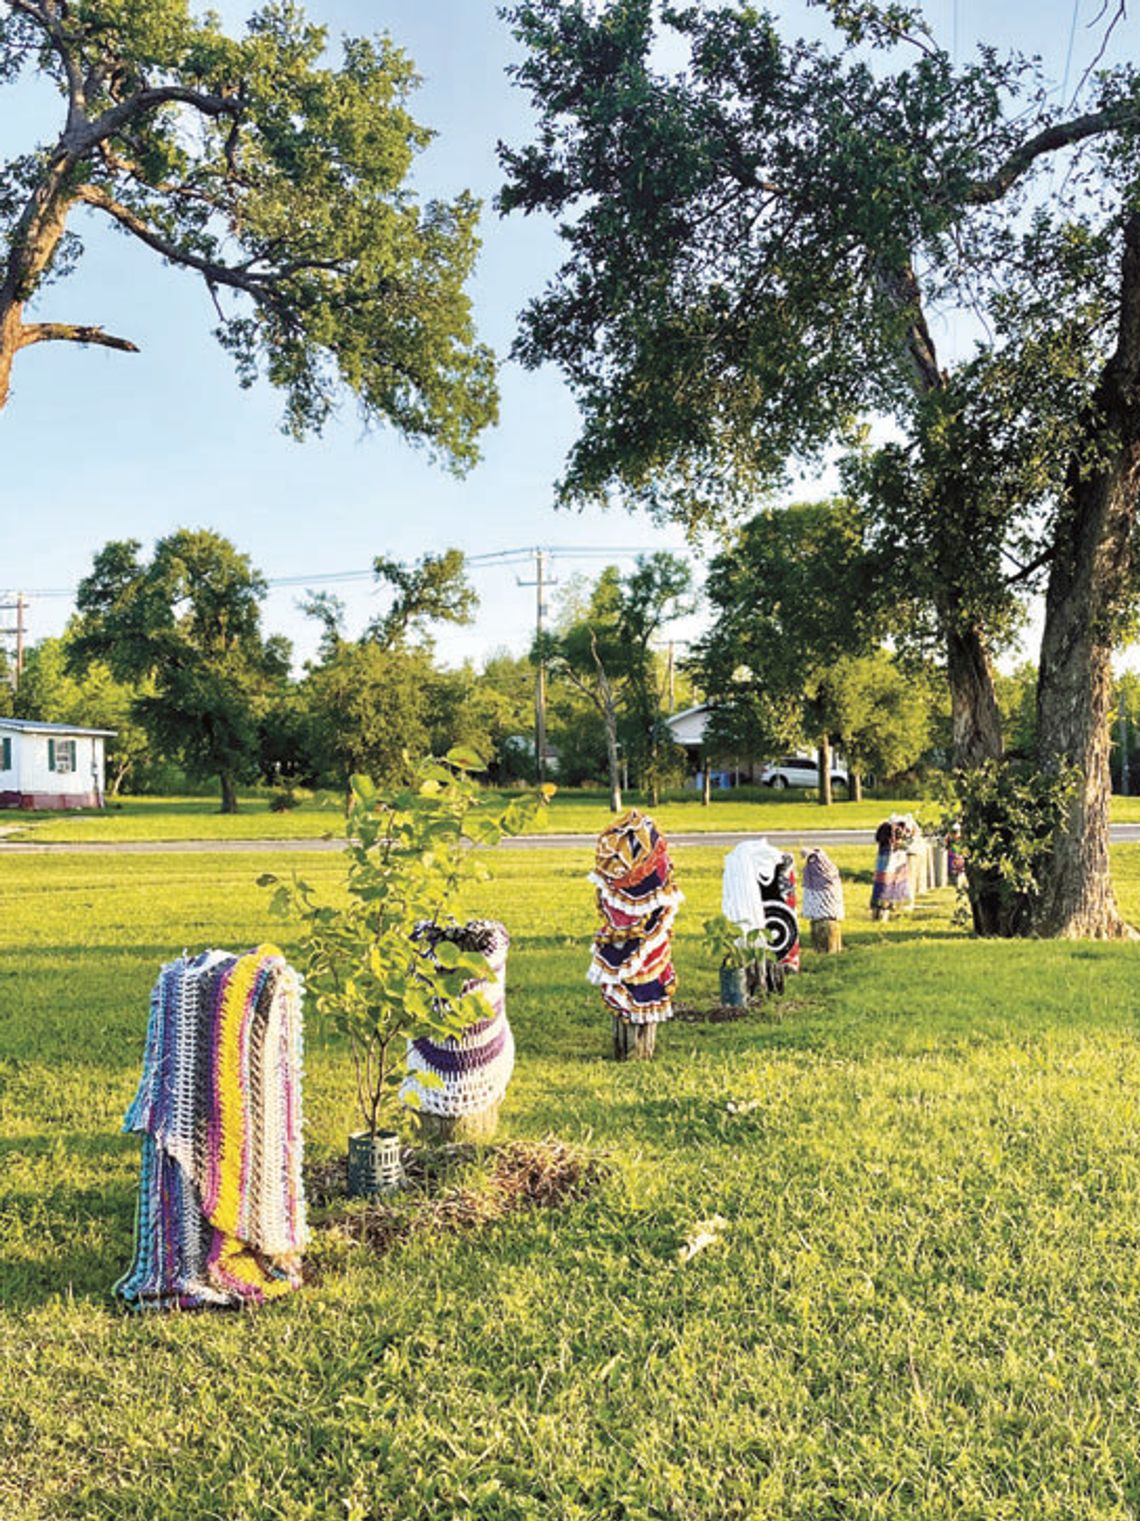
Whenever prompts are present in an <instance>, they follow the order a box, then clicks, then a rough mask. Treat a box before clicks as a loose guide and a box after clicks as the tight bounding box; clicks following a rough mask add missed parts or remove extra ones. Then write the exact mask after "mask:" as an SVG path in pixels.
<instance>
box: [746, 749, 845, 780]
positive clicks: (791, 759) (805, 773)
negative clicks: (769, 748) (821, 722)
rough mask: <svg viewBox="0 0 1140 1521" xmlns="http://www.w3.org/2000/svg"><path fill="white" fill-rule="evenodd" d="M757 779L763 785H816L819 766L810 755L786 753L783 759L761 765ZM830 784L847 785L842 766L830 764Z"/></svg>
mask: <svg viewBox="0 0 1140 1521" xmlns="http://www.w3.org/2000/svg"><path fill="white" fill-rule="evenodd" d="M758 779H759V780H760V781H761V782H763V784H764V786H765V787H779V788H784V787H818V786H819V767H818V766H817V765H816V763H815V761H813V760H812V759H811V758H810V756H807V755H786V756H785V757H784V759H783V760H778V761H772V762H770V763H769V764H768V765H767V766H761V768H760V773H759V778H758ZM831 785H832V786H833V787H846V786H847V772H846V771H844V770H843V769H842V767H840V766H832V768H831Z"/></svg>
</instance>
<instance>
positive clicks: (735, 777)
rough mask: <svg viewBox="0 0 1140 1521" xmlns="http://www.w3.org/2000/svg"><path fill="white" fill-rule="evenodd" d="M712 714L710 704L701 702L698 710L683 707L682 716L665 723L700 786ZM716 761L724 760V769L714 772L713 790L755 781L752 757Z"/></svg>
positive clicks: (672, 717)
mask: <svg viewBox="0 0 1140 1521" xmlns="http://www.w3.org/2000/svg"><path fill="white" fill-rule="evenodd" d="M711 712H712V709H711V707H710V706H709V704H708V703H704V702H702V703H698V704H697V706H696V707H695V708H684V709H683V710H682V711H681V712H680V713H672V714H670V716H669V717H668V718H667V719H666V720H665V723H666V726H667V728H668V730H669V733H670V734H671V735H672V737H673V743H674V744H675V745H680V747H681V748H682V750H684V752H685V754H686V755H687V756H688V758H689V765H690V766H691V767H692V769H693V771H694V772H696V775H697V782H698V785H699V783H700V778H701V766H702V764H703V754H704V739H705V727H706V725H707V724H708V721H709V714H710V713H711ZM717 759H718V760H721V761H722V766H721V768H720V769H714V771H713V786H714V787H730V786H732V785H733V784H734V783H736V782H744V781H751V780H752V776H753V769H754V766H753V762H752V760H751V758H737V759H733V760H726V759H724V758H723V757H721V756H718V757H717Z"/></svg>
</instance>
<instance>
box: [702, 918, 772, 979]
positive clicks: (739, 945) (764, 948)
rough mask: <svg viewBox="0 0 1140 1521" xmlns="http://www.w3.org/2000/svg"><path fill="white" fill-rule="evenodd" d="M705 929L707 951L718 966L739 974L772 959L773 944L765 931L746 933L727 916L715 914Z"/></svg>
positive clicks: (746, 931) (742, 927) (705, 923)
mask: <svg viewBox="0 0 1140 1521" xmlns="http://www.w3.org/2000/svg"><path fill="white" fill-rule="evenodd" d="M703 928H704V932H705V939H704V944H705V947H706V949H707V950H708V953H709V955H710V956H711V957H712V958H713V960H714V961H715V962H716V964H717V965H718V966H722V967H727V968H729V969H730V970H734V971H739V970H741V969H742V968H744V967H749V966H754V965H755V964H756V963H757V962H760V961H769V960H771V959H772V942H771V939H770V937H769V935H768V931H767V930H766V929H764V928H763V927H761V928H759V929H747V928H746V927H745V926H744V925H743V924H737V923H736V921H735V920H733V919H730V918H728V916H727V915H726V914H714V915H713V917H712V918H711V919H706V920H705V922H704V925H703Z"/></svg>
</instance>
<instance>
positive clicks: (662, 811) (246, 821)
mask: <svg viewBox="0 0 1140 1521" xmlns="http://www.w3.org/2000/svg"><path fill="white" fill-rule="evenodd" d="M503 795H504V796H509V794H503ZM629 801H630V803H635V804H637V805H638V806H639V807H644V806H646V804H645V803H644V800H642V799H641V798H640V795H639V794H637V793H631V794H630V798H629ZM917 807H919V805H918V804H916V803H913V802H911V803H906V802H897V801H890V800H886V801H881V800H880V801H876V800H874V799H870V800H867V801H864V802H862V803H845V802H840V803H833V804H832V805H831V807H830V808H821V807H820V806H819V804H818V803H816V802H814V801H812V800H811V799H810V798H805V797H804V795H803V794H802V793H799V792H795V791H793V792H788V793H767V792H764V793H763V794H762V795H761V796H760V797H752V796H749V797H744V798H738V797H734V796H732V794H730V793H728V794H721V795H714V798H713V801H712V803H711V805H710V806H709V807H707V808H705V807H703V806H702V804H701V802H700V800H699V799H698V798H697V797H695V796H688V797H682V796H681V795H670V797H669V799H668V800H666V801H665V802H663V803H661V804H660V805H659V806H658V807H656V808H654V809H653V816H654V818H655V819H656V820H657V821H658V822H659V823H660V825H661V827H662V829H665V830H667V831H668V832H669V833H672V834H676V833H680V832H692V833H697V832H701V833H705V832H707V831H709V830H739V831H743V832H753V833H762V832H763V831H765V830H771V829H825V828H831V829H838V828H845V829H852V828H854V829H862V828H867V829H869V830H873V829H874V828H875V826H876V825H877V824H878V823H879V822H880V821H881V820H882V819H883V818H884V817H885V816H886V814H888V813H890V812H891V810H892V809H899V810H902V811H905V810H906V809H908V808H917ZM610 818H611V814H610V811H609V807H608V805H607V803H606V800H605V798H604V796H603V795H602V794H600V793H596V792H585V793H579V792H562V793H559V794H558V795H557V796H556V797H555V799H554V801H553V803H552V804H551V806H550V808H549V810H548V811H547V813H546V814H545V815H544V816H543V817H542V818H541V819H540V820H539V821H538V823H537V824H536V826H535V832H536V833H555V834H558V833H570V834H596V833H597V832H598V831H599V830H600V829H602V828H604V827H605V825H606V824H607V823H608V822H609V821H610ZM0 827H4V828H11V829H13V830H16V831H18V835H17V837H18V838H23V839H27V840H42V841H68V840H71V841H106V842H119V841H134V840H154V841H161V840H199V839H209V840H283V841H284V840H299V839H318V838H320V837H321V836H322V835H326V834H334V835H339V834H340V833H341V832H342V831H343V828H344V816H343V813H342V811H341V805H340V799H339V797H334V796H332V795H331V794H326V795H322V796H320V797H317V798H315V799H313V800H311V801H306V802H305V803H303V804H302V805H301V807H299V808H296V809H293V810H292V811H291V812H288V813H271V812H270V811H269V804H268V801H267V799H266V798H265V797H264V796H263V795H261V796H259V795H253V796H249V797H246V798H243V799H242V803H241V811H240V812H239V813H236V814H228V815H226V814H220V813H219V812H218V805H217V802H216V800H215V799H213V798H150V797H146V798H124V799H122V801H121V804H117V805H112V807H111V808H110V809H108V810H107V811H106V812H103V813H77V814H72V815H68V816H64V817H61V816H60V815H59V814H58V813H51V814H36V815H33V816H30V817H29V816H27V815H23V814H15V813H13V814H9V815H5V814H0Z"/></svg>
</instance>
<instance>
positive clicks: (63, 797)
mask: <svg viewBox="0 0 1140 1521" xmlns="http://www.w3.org/2000/svg"><path fill="white" fill-rule="evenodd" d="M114 734H115V730H114V729H80V728H77V727H76V726H75V725H74V724H43V723H39V722H37V721H36V720H35V719H30V718H0V808H102V806H103V784H104V778H105V775H106V772H105V769H104V759H103V745H104V741H105V740H108V739H112V738H113V737H114Z"/></svg>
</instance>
